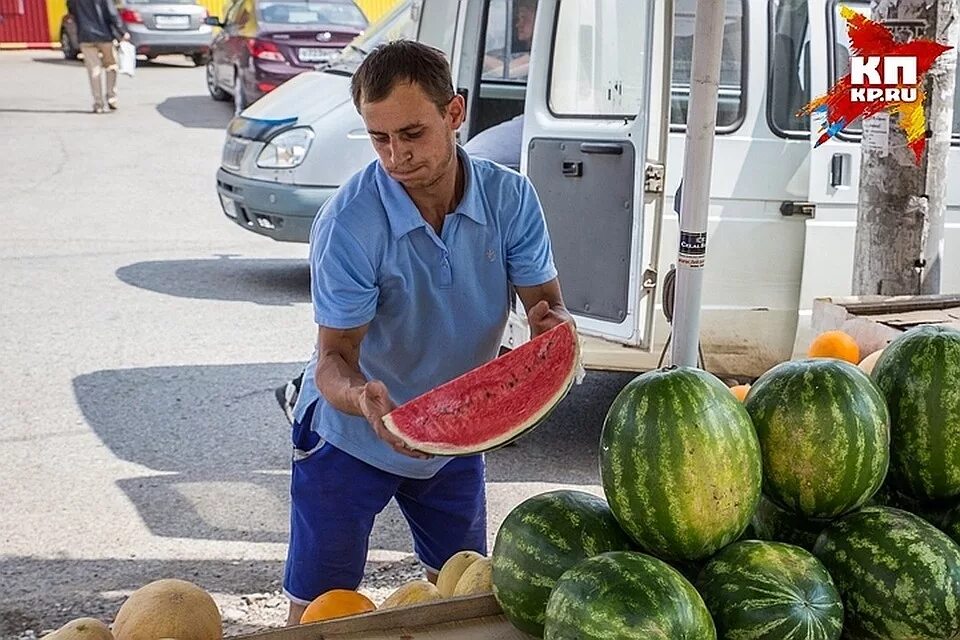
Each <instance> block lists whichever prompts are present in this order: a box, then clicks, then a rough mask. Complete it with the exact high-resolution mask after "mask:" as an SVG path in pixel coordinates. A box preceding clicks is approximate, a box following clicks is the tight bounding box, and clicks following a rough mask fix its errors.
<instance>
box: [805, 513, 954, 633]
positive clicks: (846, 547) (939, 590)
mask: <svg viewBox="0 0 960 640" xmlns="http://www.w3.org/2000/svg"><path fill="white" fill-rule="evenodd" d="M813 553H814V555H815V556H817V558H819V560H820V561H821V562H822V563H823V564H824V566H825V567H826V568H827V571H829V572H830V575H831V576H832V577H833V580H834V582H835V583H836V585H837V589H838V590H839V591H840V595H841V596H842V598H843V605H844V612H845V615H844V639H845V640H955V639H956V638H960V547H958V546H957V544H956V543H955V542H953V541H952V540H951V539H950V538H949V537H948V536H947V535H946V534H945V533H943V532H942V531H939V530H938V529H936V528H935V527H934V526H933V525H931V524H930V523H928V522H927V521H926V520H923V519H922V518H920V517H918V516H915V515H913V514H911V513H908V512H906V511H902V510H900V509H894V508H891V507H864V508H863V509H861V510H859V511H857V512H856V513H852V514H850V515H847V516H844V517H842V518H840V519H838V520H836V521H835V522H833V523H832V524H831V525H830V526H829V527H827V528H826V529H825V530H824V532H823V533H822V534H821V535H820V539H819V540H817V545H816V546H815V547H814V550H813Z"/></svg>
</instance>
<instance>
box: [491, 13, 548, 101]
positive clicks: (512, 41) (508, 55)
mask: <svg viewBox="0 0 960 640" xmlns="http://www.w3.org/2000/svg"><path fill="white" fill-rule="evenodd" d="M536 16H537V0H511V1H509V2H508V0H491V2H490V4H489V5H487V27H486V32H485V36H486V37H485V41H484V51H483V74H482V75H481V79H482V80H493V81H497V82H514V83H523V84H525V83H526V81H527V74H528V69H529V67H530V45H531V43H532V41H533V23H534V20H535V19H536Z"/></svg>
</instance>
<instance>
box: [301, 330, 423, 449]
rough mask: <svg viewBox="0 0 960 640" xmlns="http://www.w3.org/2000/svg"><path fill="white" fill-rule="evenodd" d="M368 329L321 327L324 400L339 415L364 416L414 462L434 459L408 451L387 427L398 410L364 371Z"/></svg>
mask: <svg viewBox="0 0 960 640" xmlns="http://www.w3.org/2000/svg"><path fill="white" fill-rule="evenodd" d="M367 326H368V325H363V326H362V327H357V328H355V329H329V328H327V327H320V329H319V331H318V334H317V372H316V376H315V381H316V383H317V389H318V390H319V391H320V393H321V394H322V395H323V397H324V398H325V399H326V400H327V402H329V403H330V404H331V405H333V407H334V408H336V409H337V410H338V411H341V412H343V413H346V414H349V415H352V416H363V417H364V418H366V419H367V422H369V423H370V426H371V427H373V430H374V431H375V432H376V434H377V436H378V437H379V438H380V439H381V440H383V441H384V442H386V443H387V444H389V445H390V446H391V447H393V449H394V450H395V451H398V452H400V453H402V454H404V455H408V456H411V457H414V458H429V457H430V456H428V455H426V454H424V453H420V452H418V451H413V450H412V449H408V448H407V447H406V446H405V445H404V444H403V441H401V440H400V439H399V438H397V437H396V436H395V435H393V434H392V433H390V432H389V431H387V428H386V427H385V426H383V416H385V415H387V414H388V413H390V412H391V411H393V409H394V408H396V404H394V402H393V400H391V399H390V393H389V392H388V391H387V387H386V385H384V384H383V383H382V382H380V381H378V380H369V381H368V380H367V379H366V378H365V377H364V375H363V373H362V372H361V371H360V343H361V342H363V337H364V336H365V335H367Z"/></svg>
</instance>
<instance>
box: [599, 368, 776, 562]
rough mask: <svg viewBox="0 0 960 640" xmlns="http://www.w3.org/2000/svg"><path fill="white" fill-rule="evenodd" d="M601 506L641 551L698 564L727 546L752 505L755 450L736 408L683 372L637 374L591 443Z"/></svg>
mask: <svg viewBox="0 0 960 640" xmlns="http://www.w3.org/2000/svg"><path fill="white" fill-rule="evenodd" d="M600 478H601V482H602V483H603V490H604V493H605V495H606V496H607V501H608V502H609V503H610V508H611V509H612V510H613V513H614V515H615V516H616V517H617V520H618V521H619V522H620V525H621V526H622V527H623V529H624V530H625V531H626V532H627V533H628V534H630V537H631V538H633V540H634V541H635V542H636V543H637V544H638V545H640V546H641V547H642V548H643V549H645V550H646V551H649V552H650V553H652V554H654V555H656V556H659V557H661V558H666V559H670V560H699V559H702V558H706V557H707V556H709V555H711V554H712V553H714V552H715V551H717V550H718V549H720V548H722V547H724V546H726V545H727V544H729V543H731V542H733V541H734V540H736V539H737V537H738V536H739V535H740V534H741V533H742V532H743V531H744V529H746V527H747V525H748V524H749V523H750V517H751V516H752V515H753V512H754V510H755V509H756V506H757V500H758V499H759V498H760V482H761V478H762V471H761V468H760V447H759V445H758V443H757V436H756V433H754V430H753V426H752V425H751V424H750V417H749V416H748V415H747V412H746V411H745V410H744V408H743V405H742V404H741V403H740V402H739V401H738V400H737V399H736V398H735V397H734V396H733V394H732V393H730V390H729V389H728V388H727V387H726V385H724V384H723V383H722V382H720V380H718V379H717V378H716V377H714V376H712V375H710V374H709V373H706V372H705V371H701V370H699V369H693V368H688V367H671V368H668V369H659V370H656V371H650V372H647V373H644V374H642V375H640V376H637V377H636V378H635V379H634V380H632V381H631V382H630V383H629V384H627V386H626V387H624V389H623V390H622V391H621V392H620V394H619V395H618V396H617V397H616V399H615V400H614V401H613V404H612V405H611V407H610V410H609V412H608V413H607V417H606V420H605V421H604V423H603V433H602V434H601V436H600Z"/></svg>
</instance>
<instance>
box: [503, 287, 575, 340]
mask: <svg viewBox="0 0 960 640" xmlns="http://www.w3.org/2000/svg"><path fill="white" fill-rule="evenodd" d="M515 288H516V290H517V295H518V296H520V301H521V302H522V303H523V308H524V310H525V311H526V312H527V322H528V323H529V325H530V337H531V338H536V337H537V336H538V335H540V334H541V333H543V332H544V331H548V330H549V329H552V328H553V327H555V326H557V325H558V324H560V323H561V322H569V323H570V324H572V325H573V326H574V327H576V326H577V323H576V322H575V321H574V320H573V316H571V315H570V312H569V311H567V307H566V305H564V304H563V295H562V294H561V293H560V281H559V280H558V279H557V278H554V279H553V280H550V281H548V282H544V283H543V284H538V285H536V286H533V287H515Z"/></svg>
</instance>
